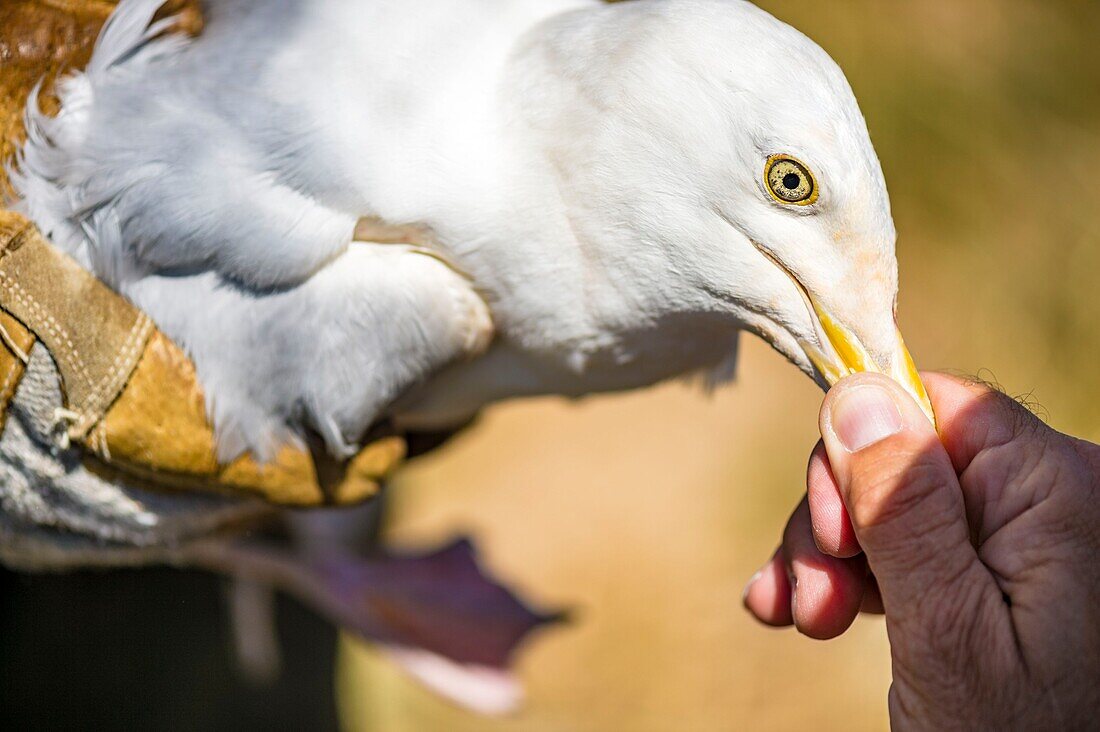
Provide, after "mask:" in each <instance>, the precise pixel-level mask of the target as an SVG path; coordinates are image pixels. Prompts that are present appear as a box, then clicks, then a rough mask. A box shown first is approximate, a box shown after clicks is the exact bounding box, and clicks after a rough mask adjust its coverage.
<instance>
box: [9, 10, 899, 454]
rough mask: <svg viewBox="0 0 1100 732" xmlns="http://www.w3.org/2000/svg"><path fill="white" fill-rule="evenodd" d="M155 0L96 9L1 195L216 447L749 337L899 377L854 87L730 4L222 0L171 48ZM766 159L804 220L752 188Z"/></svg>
mask: <svg viewBox="0 0 1100 732" xmlns="http://www.w3.org/2000/svg"><path fill="white" fill-rule="evenodd" d="M158 5H159V2H157V0H124V1H123V3H121V4H120V7H119V10H118V11H117V12H116V15H115V16H114V17H113V19H112V21H111V22H110V23H109V25H108V27H107V28H106V29H105V32H104V35H103V36H102V38H101V39H100V42H99V44H98V46H97V49H96V52H95V54H94V56H93V59H92V62H91V64H90V66H89V67H88V69H87V71H86V72H85V73H84V74H81V75H78V76H75V77H72V78H70V79H69V80H67V81H66V82H64V84H63V85H62V88H61V98H62V111H61V114H60V115H59V116H58V117H57V118H56V119H50V118H46V117H44V116H43V115H42V114H40V113H39V112H38V110H37V107H36V106H35V105H34V104H32V105H31V107H30V108H29V111H28V121H29V130H30V139H29V142H28V143H27V145H26V146H25V147H24V149H23V151H22V154H21V158H20V159H19V161H17V165H16V170H15V171H14V176H13V179H14V182H15V184H16V187H17V189H18V191H19V193H20V196H21V201H20V202H19V205H20V206H21V207H22V209H23V210H24V211H25V212H27V213H28V214H29V215H30V216H31V217H32V218H33V219H34V220H35V221H36V222H37V223H38V224H39V226H40V227H41V228H42V229H43V230H44V231H45V232H46V233H47V234H48V235H49V236H50V237H51V238H52V240H53V241H54V242H55V243H56V244H57V245H58V246H60V247H62V248H64V249H65V250H66V251H68V252H70V253H71V254H73V255H74V256H75V257H77V259H78V260H79V261H81V262H82V263H83V264H84V265H85V266H87V267H88V268H89V269H91V270H92V271H93V272H95V273H96V274H97V275H98V276H100V277H101V278H103V279H105V280H106V281H107V282H109V283H110V284H111V285H112V286H114V287H115V288H117V289H118V290H119V291H120V292H121V293H123V294H124V295H125V296H127V297H128V298H130V299H131V300H132V301H134V302H135V303H136V304H137V305H138V306H140V307H141V308H143V309H144V310H145V311H146V312H148V313H149V314H150V316H152V317H153V319H154V320H155V321H156V322H157V324H158V325H159V326H160V327H161V329H162V330H164V331H165V332H166V333H167V334H168V335H169V336H171V337H172V338H174V339H175V340H177V341H178V342H179V343H180V344H181V345H182V346H184V348H186V349H187V351H188V352H189V354H190V355H191V356H192V358H193V360H194V361H195V364H196V366H197V368H198V372H199V377H200V379H201V381H202V383H203V385H204V387H205V389H206V392H207V398H208V407H209V411H210V413H211V415H212V417H213V419H214V421H215V425H216V428H217V431H218V435H219V440H220V448H221V452H222V456H223V457H226V458H228V457H231V456H233V455H235V454H237V453H239V452H241V451H243V450H246V449H251V450H253V451H255V452H256V453H258V454H259V455H261V456H264V455H270V454H272V452H273V450H274V449H275V447H277V446H278V445H279V444H280V443H282V442H285V441H287V440H299V441H300V440H303V439H304V438H305V435H306V433H308V432H316V433H318V434H320V435H321V436H322V437H323V438H324V439H325V441H326V443H327V445H328V447H329V449H330V450H331V451H332V452H333V453H334V454H337V455H347V454H350V453H351V452H353V451H354V449H355V446H356V444H357V442H358V441H359V439H360V438H361V437H362V435H363V434H364V432H365V431H366V430H367V429H368V428H369V427H370V425H371V424H373V423H375V422H376V421H377V420H379V419H381V418H387V417H388V418H393V419H395V420H397V421H398V422H399V423H402V424H403V425H405V426H407V427H410V428H420V427H440V426H446V425H448V424H453V423H458V422H461V421H462V420H464V419H466V418H468V417H469V416H470V415H471V414H472V413H473V412H475V411H476V410H477V409H479V408H481V407H482V406H483V405H485V404H487V403H489V402H492V401H495V400H498V399H504V398H509V397H514V396H521V395H527V394H542V393H559V394H566V395H572V396H579V395H582V394H586V393H590V392H594V391H606V390H617V389H627V388H634V387H639V386H643V385H647V384H651V383H655V382H658V381H660V380H663V379H667V378H671V377H674V376H679V375H684V374H690V373H694V372H706V373H708V374H710V375H711V377H712V380H715V381H721V380H723V379H724V378H727V377H728V376H729V374H730V373H732V368H731V366H732V363H733V360H734V358H735V356H736V346H737V339H738V335H739V333H740V332H741V331H742V330H749V331H751V332H754V333H756V334H758V335H760V336H762V337H764V338H765V339H766V340H768V342H769V343H771V344H772V345H773V346H774V347H775V348H776V349H777V350H778V351H779V352H780V353H782V354H783V355H784V356H785V357H787V358H788V359H789V360H790V361H792V362H793V363H794V364H795V365H796V366H798V367H799V368H801V369H802V370H803V371H805V372H806V373H807V374H809V375H811V376H813V377H814V378H816V379H817V380H818V381H819V382H821V383H822V384H823V385H824V384H826V383H828V382H829V381H831V380H834V379H835V378H837V377H838V374H839V373H841V372H843V370H844V369H852V368H874V369H876V370H882V371H885V372H887V373H892V374H894V375H897V376H899V377H900V378H901V379H902V380H903V381H904V380H906V379H908V380H909V381H910V382H912V380H914V379H916V377H915V373H914V372H913V370H912V367H911V363H910V362H909V361H908V354H907V353H906V352H905V350H904V347H903V346H902V344H901V341H900V338H899V336H898V335H897V331H896V327H895V322H894V309H895V301H896V294H897V271H896V262H895V258H894V241H895V232H894V227H893V223H892V220H891V216H890V210H889V200H888V196H887V193H886V187H885V183H884V181H883V177H882V172H881V169H880V166H879V163H878V160H877V158H876V156H875V154H874V150H873V148H872V146H871V143H870V140H869V137H868V134H867V130H866V125H865V123H864V121H863V118H862V116H861V114H860V112H859V109H858V106H857V104H856V101H855V98H854V96H853V94H852V92H851V89H850V88H849V86H848V84H847V82H846V81H845V79H844V76H843V74H842V73H841V71H840V70H839V68H838V67H837V66H836V64H835V63H834V62H833V61H832V60H831V59H830V58H829V57H828V55H827V54H826V53H825V52H824V51H822V50H821V49H820V48H819V47H818V46H817V45H816V44H814V43H813V42H812V41H810V40H809V39H807V38H806V37H805V36H803V35H802V34H800V33H798V32H797V31H795V30H794V29H792V28H790V27H789V26H787V25H785V24H783V23H781V22H779V21H778V20H776V19H774V18H773V17H771V16H770V15H768V14H766V13H764V12H763V11H761V10H759V9H758V8H756V7H755V6H752V5H751V4H749V3H746V2H741V1H740V0H637V1H636V2H631V3H624V4H618V5H611V6H608V5H603V4H602V3H598V2H595V1H589V0H550V1H547V0H508V1H506V2H492V1H490V0H458V1H456V0H421V1H419V2H416V3H409V2H398V1H397V0H279V1H277V2H272V1H270V0H216V1H213V2H210V3H208V8H207V24H206V28H205V30H204V32H203V34H202V35H201V36H200V37H199V38H197V39H194V40H191V39H182V38H177V37H154V36H156V32H157V31H158V30H159V29H160V27H159V26H154V28H153V30H152V31H148V30H146V28H147V26H148V24H149V22H150V19H151V18H152V14H153V12H154V11H155V10H156V9H157V7H158ZM777 156H790V157H791V158H792V159H796V160H797V161H799V165H802V166H803V167H802V168H801V169H802V170H804V171H809V172H808V173H807V179H809V178H812V179H813V181H812V182H813V188H814V198H813V201H812V202H811V203H808V204H807V205H788V203H787V202H785V201H784V200H782V199H781V198H777V197H776V195H775V193H774V191H769V188H768V186H769V184H768V181H767V179H766V172H767V171H768V170H770V168H768V167H767V166H769V165H770V162H769V161H771V160H773V159H775V158H776V157H777ZM780 193H781V194H782V193H783V191H780ZM361 217H371V218H372V219H376V220H381V221H386V222H391V223H394V224H416V225H417V226H420V227H423V228H424V229H425V230H427V231H430V232H431V237H430V238H431V244H430V249H431V251H430V252H425V251H423V249H422V248H421V247H418V246H411V245H408V246H406V245H400V244H398V245H395V244H385V243H374V242H355V241H353V240H352V239H353V236H352V232H353V231H354V230H355V228H356V222H357V221H358V220H359V219H360V218H361ZM918 387H919V381H916V382H915V386H913V388H914V389H916V388H918Z"/></svg>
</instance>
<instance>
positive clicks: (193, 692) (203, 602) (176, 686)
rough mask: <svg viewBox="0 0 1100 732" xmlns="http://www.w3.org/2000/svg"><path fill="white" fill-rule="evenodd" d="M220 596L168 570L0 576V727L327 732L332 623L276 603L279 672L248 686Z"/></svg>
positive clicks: (204, 580)
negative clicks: (299, 731) (300, 731)
mask: <svg viewBox="0 0 1100 732" xmlns="http://www.w3.org/2000/svg"><path fill="white" fill-rule="evenodd" d="M227 589H228V583H227V581H226V580H224V579H222V578H220V577H215V576H214V575H210V574H205V573H201V572H194V571H178V570H173V569H151V570H127V571H116V572H103V573H99V572H85V573H80V574H71V575H56V576H55V575H42V576H28V575H19V574H14V573H11V572H6V571H0V639H2V641H0V728H3V729H9V730H32V729H33V730H40V729H66V730H80V729H89V730H91V729H94V730H110V729H155V730H177V729H178V730H212V729H232V730H236V731H241V730H273V729H309V730H326V729H337V727H338V725H337V718H336V710H335V706H334V686H333V675H334V672H333V668H334V661H335V653H336V631H335V630H334V629H333V627H332V626H331V625H329V624H328V623H326V622H325V621H323V620H321V619H320V618H318V617H317V616H316V615H314V614H313V613H311V612H309V611H307V610H305V609H303V608H302V607H301V606H300V605H298V604H297V603H296V602H294V601H293V600H289V599H287V598H285V597H284V596H279V599H278V608H277V612H278V615H277V618H278V628H279V637H280V642H281V652H282V668H283V672H282V674H281V675H280V677H279V678H278V679H277V680H276V681H275V682H274V683H273V684H272V685H270V686H257V685H252V684H250V683H248V682H247V681H246V680H245V677H244V675H242V674H241V673H239V671H238V667H237V660H236V659H235V658H234V652H233V649H234V642H233V630H232V626H231V621H230V616H229V613H227V612H226V605H227V603H226V597H227Z"/></svg>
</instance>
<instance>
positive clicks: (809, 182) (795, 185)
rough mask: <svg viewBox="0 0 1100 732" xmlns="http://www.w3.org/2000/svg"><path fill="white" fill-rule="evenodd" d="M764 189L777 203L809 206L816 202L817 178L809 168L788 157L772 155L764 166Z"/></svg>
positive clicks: (799, 161)
mask: <svg viewBox="0 0 1100 732" xmlns="http://www.w3.org/2000/svg"><path fill="white" fill-rule="evenodd" d="M764 188H766V189H767V191H768V193H769V194H771V197H772V198H774V199H775V200H776V201H778V202H779V203H782V204H784V205H788V206H810V205H813V204H814V203H816V202H817V194H818V189H817V178H815V177H814V174H813V172H812V171H811V170H810V168H809V166H808V165H806V164H805V163H803V162H802V161H801V160H799V159H797V158H794V157H792V156H790V155H772V156H771V157H770V158H768V162H767V164H766V165H765V166H764Z"/></svg>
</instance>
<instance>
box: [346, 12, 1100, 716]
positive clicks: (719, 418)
mask: <svg viewBox="0 0 1100 732" xmlns="http://www.w3.org/2000/svg"><path fill="white" fill-rule="evenodd" d="M758 4H759V5H761V6H762V7H764V8H765V9H767V10H768V11H770V12H772V13H773V14H775V15H776V16H778V17H779V18H780V19H782V20H784V21H787V22H789V23H791V24H792V25H794V26H795V27H796V28H799V29H800V30H802V31H803V32H804V33H806V34H807V35H809V36H810V37H811V38H813V39H814V40H815V41H817V42H818V43H820V44H821V45H822V46H824V47H825V49H826V50H827V51H829V52H830V53H831V54H832V55H833V57H834V58H836V59H837V61H839V63H840V65H841V66H842V67H843V68H844V70H845V71H846V73H847V75H848V78H849V80H850V81H851V83H852V86H853V87H854V88H855V91H856V96H857V97H858V98H859V100H860V103H861V105H862V107H863V111H864V113H865V114H866V117H867V120H868V124H869V126H870V129H871V137H872V139H873V141H874V143H875V146H876V149H877V150H878V153H879V157H880V158H881V159H882V164H883V167H884V168H885V171H886V178H887V182H888V184H889V187H890V192H891V195H892V200H893V207H894V215H895V219H896V223H897V228H898V232H899V241H898V258H899V260H900V268H901V300H900V319H901V324H902V329H903V331H904V333H905V337H906V339H907V341H908V344H909V346H910V348H911V350H912V351H913V354H914V356H915V358H916V359H917V362H918V365H920V366H921V367H922V368H926V369H951V370H957V371H961V372H965V373H968V374H978V375H980V376H982V377H983V378H985V379H988V380H992V381H996V382H998V383H1000V384H1001V385H1002V386H1003V388H1004V389H1005V390H1006V391H1008V392H1009V393H1010V394H1013V395H1019V396H1023V397H1026V399H1027V400H1028V401H1029V402H1031V403H1033V404H1034V405H1036V408H1037V409H1039V411H1040V412H1041V414H1042V415H1043V416H1044V417H1045V418H1047V419H1048V420H1049V421H1050V422H1051V423H1052V424H1053V425H1054V426H1055V427H1057V428H1059V429H1062V430H1066V431H1069V432H1072V433H1074V434H1077V435H1080V436H1083V437H1089V438H1092V439H1094V440H1097V439H1100V378H1098V375H1097V363H1098V360H1097V356H1098V354H1100V327H1098V326H1097V322H1098V320H1097V319H1098V316H1100V290H1098V288H1097V286H1096V285H1095V284H1094V281H1095V277H1096V273H1097V272H1098V271H1100V221H1098V218H1097V216H1098V215H1100V45H1098V44H1097V43H1096V38H1097V35H1098V34H1100V3H1096V2H1094V0H1060V1H1057V2H1055V1H1054V0H968V2H958V0H906V1H904V2H902V1H900V0H897V1H892V2H884V1H883V0H833V1H832V2H829V3H806V2H800V1H799V0H761V1H760V2H758ZM743 347H744V352H743V359H742V362H741V367H740V374H739V378H738V382H737V384H736V385H734V386H733V387H730V388H726V389H723V390H722V391H720V392H719V393H717V394H716V395H714V396H713V397H710V398H708V397H707V396H706V395H705V394H703V393H702V392H701V391H700V389H698V388H696V387H692V386H689V385H682V384H672V385H667V386H663V387H660V388H657V389H653V390H650V391H647V392H643V393H638V394H633V395H628V396H615V397H606V398H605V397H600V398H594V399H589V400H586V401H584V402H581V403H579V404H569V403H565V402H563V401H560V400H554V399H546V400H540V401H531V402H524V403H516V404H509V405H505V406H501V407H499V408H496V409H493V410H491V411H490V412H489V413H488V414H486V415H485V418H484V419H483V420H482V421H481V422H480V424H479V425H477V426H476V428H475V429H473V430H471V431H470V432H468V433H467V434H465V435H463V436H461V437H459V438H458V439H457V440H456V441H455V442H454V443H452V444H451V445H450V446H448V447H447V448H445V449H444V450H443V451H441V452H440V453H438V454H436V455H432V456H429V457H427V458H425V459H423V460H422V461H420V462H418V463H415V464H414V465H412V466H411V467H410V468H409V469H408V470H406V471H405V472H404V473H403V474H402V475H401V476H400V480H399V481H398V484H397V485H395V486H394V490H393V491H392V493H391V497H392V498H393V499H394V503H393V505H392V506H391V508H392V516H391V523H390V527H389V532H388V533H389V537H390V540H391V541H394V542H398V543H400V544H404V545H407V546H420V545H424V544H429V543H434V542H437V541H439V540H441V539H443V538H445V537H447V536H449V535H451V534H452V533H454V532H455V531H458V530H469V531H472V533H473V534H474V535H475V536H476V537H477V538H478V539H479V541H480V543H481V547H482V551H483V552H484V554H485V558H486V561H487V562H488V563H489V564H490V565H491V566H492V567H493V569H494V570H496V571H497V572H498V574H499V575H500V576H502V577H504V578H507V579H509V580H511V581H513V582H515V583H517V584H518V585H519V586H520V587H521V588H523V589H524V590H525V591H526V592H528V593H530V595H531V596H532V597H535V598H538V599H540V600H542V601H543V602H545V603H549V604H565V605H570V606H574V607H575V608H577V614H576V619H575V622H574V623H573V624H572V625H571V626H568V627H565V628H564V629H552V630H550V631H548V632H546V633H544V634H542V635H541V636H539V637H537V638H536V639H535V640H534V642H532V643H531V644H530V645H529V646H528V647H527V648H526V651H525V652H524V653H523V654H522V656H521V670H522V675H523V677H524V679H525V680H526V682H527V684H528V688H529V690H530V703H529V705H528V708H527V710H526V712H524V713H523V714H522V715H521V716H519V717H516V718H515V719H511V720H506V721H501V722H487V721H485V720H484V719H478V718H475V717H472V716H469V715H466V714H464V713H461V712H457V711H455V710H453V709H451V708H449V707H447V706H446V705H444V704H442V703H440V702H438V701H436V700H435V699H433V698H431V697H430V696H428V695H427V694H425V693H423V692H421V691H420V690H419V689H417V688H415V687H414V686H412V685H411V684H409V683H407V682H406V681H405V680H404V679H403V678H401V677H400V676H399V675H398V674H397V673H396V672H395V671H393V670H392V669H391V668H390V667H388V666H387V665H385V664H384V663H380V662H379V661H378V660H377V659H376V658H374V657H373V656H372V654H371V653H370V652H369V651H367V650H364V649H362V648H360V647H359V646H357V645H356V644H354V643H352V642H346V643H345V644H344V647H343V653H342V661H343V662H342V665H341V676H340V678H339V687H340V689H341V691H342V696H341V698H342V713H343V715H344V719H345V720H346V722H347V724H348V726H349V728H351V729H354V730H389V731H394V730H489V731H493V730H501V731H503V730H509V731H512V730H524V731H525V732H527V731H531V730H601V731H602V730H673V729H675V730H722V729H754V730H789V729H797V728H798V727H800V726H803V725H806V726H812V728H813V729H816V730H831V729H837V730H876V729H884V728H885V727H886V725H887V716H886V691H887V688H888V686H889V683H890V666H889V658H888V653H887V645H886V638H885V629H884V625H883V623H882V621H881V620H860V621H857V624H856V625H855V627H854V628H853V630H852V631H851V632H850V633H849V634H848V635H846V636H845V637H844V638H842V639H840V640H837V641H832V642H828V643H819V642H815V641H811V640H807V639H805V638H802V637H799V636H798V635H797V634H796V633H794V632H793V631H774V630H768V629H765V628H762V627H760V626H757V625H756V624H754V622H753V621H752V620H750V619H749V617H748V616H747V615H746V614H745V613H744V612H743V611H742V610H741V590H742V587H743V586H744V584H745V582H746V581H747V580H748V578H749V577H750V576H751V575H752V574H753V572H755V571H756V569H757V568H758V567H759V566H760V565H761V564H762V563H763V562H764V561H765V560H767V559H768V558H769V557H770V556H771V553H772V551H773V550H774V549H775V546H776V543H777V540H778V537H779V534H780V532H781V530H782V528H783V524H784V522H785V521H786V518H787V515H788V513H789V511H790V510H791V509H792V508H793V507H794V505H795V504H796V503H797V501H798V500H799V498H800V497H801V494H802V491H803V488H804V484H803V473H804V469H805V461H806V458H807V457H808V454H809V451H810V448H811V447H812V446H813V444H814V442H815V440H816V437H817V435H816V429H815V425H816V419H817V408H818V406H819V404H820V401H821V395H820V394H819V393H818V392H817V391H816V389H815V387H814V386H813V385H812V384H810V382H809V380H808V379H806V378H805V377H803V376H802V375H801V374H799V373H797V372H796V371H795V370H794V369H793V368H792V367H790V366H788V365H786V364H785V363H784V362H783V361H782V360H781V359H780V358H779V357H778V356H777V355H775V354H773V353H771V352H770V351H768V350H767V348H766V347H765V346H763V345H762V344H761V343H760V342H758V341H756V340H755V339H746V342H745V343H744V344H743Z"/></svg>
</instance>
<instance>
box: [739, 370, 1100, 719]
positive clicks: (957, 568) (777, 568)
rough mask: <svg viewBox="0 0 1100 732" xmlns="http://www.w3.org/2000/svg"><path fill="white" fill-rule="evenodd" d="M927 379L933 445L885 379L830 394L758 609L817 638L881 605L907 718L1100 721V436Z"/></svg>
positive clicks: (750, 593)
mask: <svg viewBox="0 0 1100 732" xmlns="http://www.w3.org/2000/svg"><path fill="white" fill-rule="evenodd" d="M925 383H926V384H927V386H928V391H929V392H930V395H931V398H932V402H933V404H934V406H935V408H936V414H937V416H938V421H939V430H940V435H939V438H938V439H937V435H936V432H935V431H934V430H933V429H932V427H931V426H930V425H929V423H928V421H927V420H926V419H925V418H924V417H923V415H922V414H921V412H920V411H919V409H918V408H917V406H916V405H915V404H914V403H913V402H912V401H911V400H910V399H909V397H908V396H906V394H905V393H904V392H902V391H901V389H900V388H899V387H897V386H896V385H894V384H892V383H891V382H889V381H888V380H886V379H885V378H883V377H880V376H876V375H873V374H863V375H859V376H854V377H850V378H849V379H846V380H845V381H842V382H841V383H840V384H838V385H837V386H836V387H835V388H834V389H833V390H832V392H830V394H829V395H828V397H827V398H826V401H825V404H824V406H823V407H822V411H821V431H822V435H823V440H822V442H821V443H819V444H818V446H817V449H815V450H814V452H813V455H812V457H811V458H810V465H809V470H808V477H807V487H808V491H807V496H806V498H805V499H804V500H803V501H802V502H801V504H800V505H799V506H798V508H797V509H796V510H795V512H794V514H793V515H792V517H791V519H790V522H789V524H788V525H787V528H786V531H785V532H784V536H783V540H782V544H781V546H780V548H779V550H778V552H777V553H776V555H775V557H774V558H773V559H772V560H771V561H770V562H769V563H768V564H767V565H765V567H764V568H763V569H762V570H761V572H760V573H759V574H758V575H757V576H755V577H754V578H753V580H752V581H750V583H749V586H748V588H747V589H746V593H745V604H746V607H747V608H748V609H749V611H750V612H752V613H753V614H754V615H755V616H756V617H757V618H759V619H760V620H761V621H763V622H764V623H767V624H770V625H775V626H786V625H791V624H793V625H795V626H796V627H797V628H798V629H799V630H800V631H801V632H802V633H804V634H806V635H808V636H811V637H813V638H822V639H824V638H832V637H835V636H838V635H840V634H841V633H843V632H844V631H845V630H846V629H847V628H848V626H849V625H850V624H851V623H852V621H853V620H854V619H855V617H856V615H857V614H858V613H859V612H860V610H861V608H862V609H863V611H865V612H866V611H869V612H882V611H885V613H886V627H887V630H888V633H889V637H890V646H891V654H892V660H893V685H892V687H891V689H890V718H891V722H892V725H893V727H894V728H895V729H937V730H946V729H998V730H1004V729H1094V728H1096V727H1097V725H1100V446H1097V445H1094V444H1091V443H1088V442H1084V441H1081V440H1076V439H1074V438H1072V437H1068V436H1066V435H1063V434H1060V433H1058V432H1056V431H1054V430H1052V429H1050V428H1049V427H1047V426H1046V425H1044V424H1043V423H1042V422H1040V421H1039V420H1038V419H1036V418H1035V417H1034V416H1033V415H1031V414H1030V413H1029V412H1027V411H1026V410H1025V409H1024V408H1023V407H1021V406H1019V405H1018V404H1016V403H1015V402H1014V401H1013V400H1011V399H1010V398H1008V397H1006V396H1004V395H1002V394H1000V393H997V392H995V391H993V390H991V389H989V388H987V387H986V386H984V385H981V384H974V383H966V382H963V381H961V380H958V379H954V378H950V377H946V376H942V375H938V374H926V375H925ZM883 400H885V401H883ZM891 410H893V411H891ZM941 441H942V442H941ZM846 445H847V446H848V447H846ZM850 448H854V449H850Z"/></svg>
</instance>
